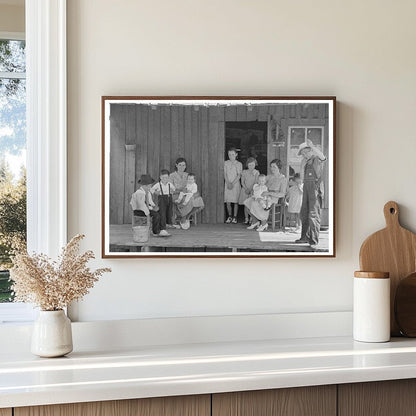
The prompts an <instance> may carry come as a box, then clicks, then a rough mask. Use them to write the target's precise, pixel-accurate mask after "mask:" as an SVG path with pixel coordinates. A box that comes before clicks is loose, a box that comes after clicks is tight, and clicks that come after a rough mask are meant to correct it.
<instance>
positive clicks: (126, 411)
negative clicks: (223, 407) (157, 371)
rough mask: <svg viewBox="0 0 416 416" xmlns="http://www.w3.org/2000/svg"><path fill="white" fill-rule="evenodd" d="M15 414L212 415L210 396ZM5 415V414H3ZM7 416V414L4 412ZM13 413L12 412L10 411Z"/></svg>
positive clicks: (92, 404) (52, 407)
mask: <svg viewBox="0 0 416 416" xmlns="http://www.w3.org/2000/svg"><path fill="white" fill-rule="evenodd" d="M14 415H15V416H210V396H209V395H203V396H178V397H160V398H152V399H137V400H113V401H106V402H90V403H70V404H61V405H50V406H33V407H19V408H15V411H14ZM1 416H3V415H1ZM4 416H6V415H4ZM7 416H9V414H7Z"/></svg>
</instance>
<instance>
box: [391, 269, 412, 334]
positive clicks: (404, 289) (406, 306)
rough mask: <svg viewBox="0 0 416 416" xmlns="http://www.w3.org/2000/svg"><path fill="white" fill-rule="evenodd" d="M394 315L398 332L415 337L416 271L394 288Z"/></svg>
mask: <svg viewBox="0 0 416 416" xmlns="http://www.w3.org/2000/svg"><path fill="white" fill-rule="evenodd" d="M394 315H395V317H396V323H397V325H398V327H399V328H400V332H401V333H402V334H403V335H405V336H406V337H416V273H412V274H410V275H409V276H407V277H406V278H404V279H402V280H401V281H400V283H399V285H398V286H397V289H396V297H395V301H394Z"/></svg>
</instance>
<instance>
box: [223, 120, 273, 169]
mask: <svg viewBox="0 0 416 416" xmlns="http://www.w3.org/2000/svg"><path fill="white" fill-rule="evenodd" d="M230 147H235V148H236V149H237V151H238V160H239V161H240V162H241V163H242V164H243V169H246V162H247V159H248V158H249V157H254V158H255V159H256V160H257V168H256V169H257V170H259V171H260V173H264V174H265V175H267V121H227V122H226V123H225V153H224V156H225V158H224V160H227V159H228V154H227V151H228V149H229V148H230Z"/></svg>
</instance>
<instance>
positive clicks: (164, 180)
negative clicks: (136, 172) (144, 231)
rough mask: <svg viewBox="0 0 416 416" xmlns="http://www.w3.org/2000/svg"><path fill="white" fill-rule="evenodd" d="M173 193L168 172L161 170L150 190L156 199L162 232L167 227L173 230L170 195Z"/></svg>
mask: <svg viewBox="0 0 416 416" xmlns="http://www.w3.org/2000/svg"><path fill="white" fill-rule="evenodd" d="M174 191H175V186H174V185H173V184H172V183H170V182H169V171H168V170H166V169H162V170H161V171H160V176H159V182H156V183H155V184H154V185H153V186H152V187H151V189H150V192H151V194H152V195H155V196H156V197H157V204H158V206H159V213H160V228H161V229H162V230H166V227H167V226H168V227H170V228H174V226H173V225H172V214H173V201H172V194H173V193H174Z"/></svg>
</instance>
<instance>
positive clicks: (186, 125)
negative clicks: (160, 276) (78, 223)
mask: <svg viewBox="0 0 416 416" xmlns="http://www.w3.org/2000/svg"><path fill="white" fill-rule="evenodd" d="M335 132H336V98H335V97H333V96H313V97H275V96H273V97H269V96H226V97H225V96H220V97H211V96H103V97H102V257H103V258H142V257H153V258H159V257H162V258H165V257H178V258H181V257H261V258H264V257H335V155H336V152H335V147H336V136H335ZM230 149H232V150H231V151H230ZM253 159H254V161H253ZM226 160H227V162H226ZM162 171H163V172H162ZM256 171H257V172H258V173H256ZM191 172H192V174H190V173H191ZM161 173H162V175H161ZM263 175H264V176H265V177H264V176H263ZM259 177H260V179H259ZM254 183H256V185H255V186H253V184H254ZM237 188H238V189H237ZM246 196H247V198H246ZM143 204H144V205H143ZM152 204H154V206H153V205H152ZM236 206H237V208H236ZM247 217H248V219H249V221H251V223H249V224H244V222H245V220H246V219H247ZM248 227H250V228H251V229H248ZM299 240H300V241H299Z"/></svg>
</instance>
